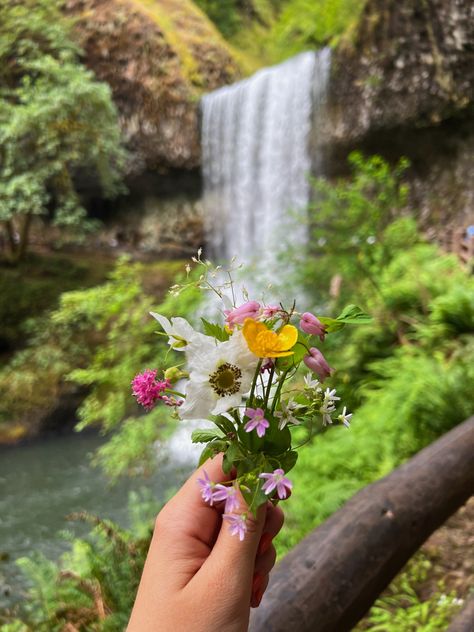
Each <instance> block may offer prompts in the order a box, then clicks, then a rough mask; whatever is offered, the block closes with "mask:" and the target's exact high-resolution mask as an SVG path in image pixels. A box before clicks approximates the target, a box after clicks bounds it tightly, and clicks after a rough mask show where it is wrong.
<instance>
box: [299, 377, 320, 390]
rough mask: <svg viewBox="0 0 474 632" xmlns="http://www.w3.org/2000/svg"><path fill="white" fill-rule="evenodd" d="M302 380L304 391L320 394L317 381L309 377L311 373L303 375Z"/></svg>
mask: <svg viewBox="0 0 474 632" xmlns="http://www.w3.org/2000/svg"><path fill="white" fill-rule="evenodd" d="M303 379H304V389H305V391H315V392H316V393H320V392H321V386H320V383H319V380H313V376H312V375H311V373H308V374H307V375H305V376H304V378H303Z"/></svg>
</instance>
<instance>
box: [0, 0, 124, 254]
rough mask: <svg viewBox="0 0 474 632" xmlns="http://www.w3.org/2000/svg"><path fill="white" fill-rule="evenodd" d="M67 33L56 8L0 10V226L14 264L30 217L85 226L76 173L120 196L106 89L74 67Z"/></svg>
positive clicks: (13, 5) (15, 5) (112, 112)
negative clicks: (83, 173) (92, 178)
mask: <svg viewBox="0 0 474 632" xmlns="http://www.w3.org/2000/svg"><path fill="white" fill-rule="evenodd" d="M69 32H70V25H69V23H68V22H67V21H66V20H65V18H64V17H63V15H62V13H61V12H60V9H59V4H58V3H56V2H50V1H49V0H48V1H46V0H41V1H40V2H38V1H37V0H28V1H27V2H23V1H22V2H18V1H16V0H10V1H9V2H6V3H2V4H1V5H0V67H1V71H0V73H1V74H0V77H1V86H2V89H1V90H0V221H1V222H3V223H4V224H5V227H6V232H7V236H8V239H9V243H10V246H11V250H12V255H13V256H14V257H16V258H19V257H21V256H22V255H23V254H24V252H25V250H26V247H27V245H28V233H29V229H30V225H31V221H32V218H33V217H34V216H45V217H46V218H48V219H50V218H51V216H53V217H54V221H55V223H56V224H58V225H62V226H65V227H69V228H71V227H75V228H77V227H78V226H82V227H85V226H87V222H86V211H85V209H84V208H83V206H82V203H81V200H80V197H79V195H78V193H77V190H76V185H75V182H74V178H75V176H76V174H77V172H78V171H79V170H83V171H91V172H93V173H95V174H97V178H98V182H99V184H100V186H101V187H102V190H103V193H104V195H106V196H113V195H115V194H117V193H118V192H119V191H120V190H121V184H120V175H121V172H122V171H123V168H124V160H125V154H124V151H123V149H122V146H121V139H120V130H119V126H118V121H117V112H116V109H115V106H114V105H113V102H112V99H111V93H110V89H109V87H108V86H107V85H106V84H103V83H99V82H97V81H96V80H95V78H94V76H93V74H92V73H91V72H90V71H88V70H87V69H86V68H85V67H84V66H82V65H81V64H80V63H79V51H78V50H77V49H76V47H75V46H74V45H73V44H72V42H71V41H70V39H69V34H70V33H69ZM13 60H14V61H13ZM15 234H17V235H19V238H18V239H19V242H18V239H15Z"/></svg>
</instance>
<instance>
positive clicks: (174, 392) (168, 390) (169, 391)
mask: <svg viewBox="0 0 474 632" xmlns="http://www.w3.org/2000/svg"><path fill="white" fill-rule="evenodd" d="M165 393H171V394H172V395H177V396H178V397H183V398H184V399H186V395H185V394H184V393H180V392H179V391H174V390H173V389H172V388H165Z"/></svg>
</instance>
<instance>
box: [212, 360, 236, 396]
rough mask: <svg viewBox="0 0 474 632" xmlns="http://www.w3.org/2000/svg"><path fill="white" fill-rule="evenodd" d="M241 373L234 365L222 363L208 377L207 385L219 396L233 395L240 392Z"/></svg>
mask: <svg viewBox="0 0 474 632" xmlns="http://www.w3.org/2000/svg"><path fill="white" fill-rule="evenodd" d="M241 377H242V371H241V370H240V369H239V367H238V366H235V364H230V363H229V362H224V364H221V365H220V367H219V368H218V369H217V370H216V371H214V373H212V374H211V375H210V376H209V384H210V385H211V386H212V388H213V389H214V391H215V392H216V393H217V394H218V395H219V396H220V397H225V396H226V395H235V393H238V392H239V390H240V384H241Z"/></svg>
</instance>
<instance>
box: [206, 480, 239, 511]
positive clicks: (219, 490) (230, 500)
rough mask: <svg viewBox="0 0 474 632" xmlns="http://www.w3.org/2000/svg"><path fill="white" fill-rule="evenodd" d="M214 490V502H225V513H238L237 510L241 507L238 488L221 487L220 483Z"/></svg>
mask: <svg viewBox="0 0 474 632" xmlns="http://www.w3.org/2000/svg"><path fill="white" fill-rule="evenodd" d="M214 489H215V491H214V493H213V494H212V500H215V501H219V500H225V507H224V511H225V512H226V513H230V512H231V511H237V509H238V508H239V507H240V503H239V497H238V495H237V488H236V487H234V485H232V486H231V487H226V486H225V485H221V484H220V483H218V484H217V485H216V486H215V488H214Z"/></svg>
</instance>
